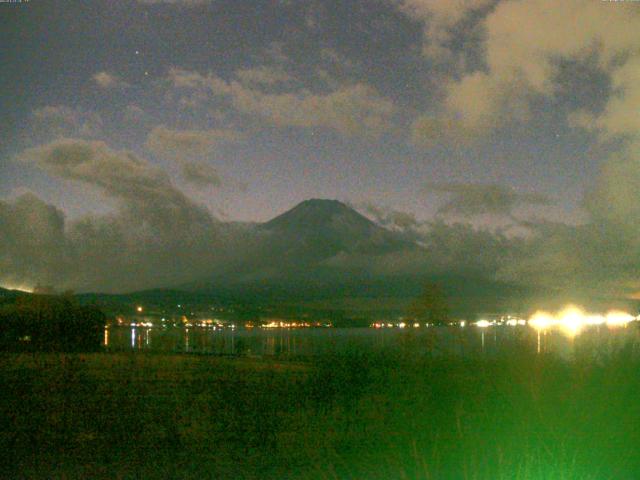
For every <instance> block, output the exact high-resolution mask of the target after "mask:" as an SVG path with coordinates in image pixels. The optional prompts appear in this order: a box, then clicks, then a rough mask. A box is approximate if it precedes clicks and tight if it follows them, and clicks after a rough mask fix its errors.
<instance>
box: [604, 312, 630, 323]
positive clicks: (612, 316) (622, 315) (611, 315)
mask: <svg viewBox="0 0 640 480" xmlns="http://www.w3.org/2000/svg"><path fill="white" fill-rule="evenodd" d="M606 318H607V326H609V327H620V326H624V325H626V324H627V323H629V322H632V321H633V320H635V319H634V317H633V316H632V315H629V314H628V313H627V312H621V311H620V310H612V311H610V312H608V313H607V317H606Z"/></svg>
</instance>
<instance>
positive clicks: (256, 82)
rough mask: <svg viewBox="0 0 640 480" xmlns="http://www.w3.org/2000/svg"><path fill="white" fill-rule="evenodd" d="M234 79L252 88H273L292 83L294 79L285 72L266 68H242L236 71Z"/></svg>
mask: <svg viewBox="0 0 640 480" xmlns="http://www.w3.org/2000/svg"><path fill="white" fill-rule="evenodd" d="M236 77H237V78H238V80H239V81H240V82H241V83H242V84H244V85H248V86H254V87H261V86H273V85H278V84H282V83H291V82H292V81H294V78H293V77H292V76H291V75H289V74H288V73H287V72H285V71H283V70H280V69H278V68H273V67H266V66H261V67H254V68H242V69H240V70H238V71H236Z"/></svg>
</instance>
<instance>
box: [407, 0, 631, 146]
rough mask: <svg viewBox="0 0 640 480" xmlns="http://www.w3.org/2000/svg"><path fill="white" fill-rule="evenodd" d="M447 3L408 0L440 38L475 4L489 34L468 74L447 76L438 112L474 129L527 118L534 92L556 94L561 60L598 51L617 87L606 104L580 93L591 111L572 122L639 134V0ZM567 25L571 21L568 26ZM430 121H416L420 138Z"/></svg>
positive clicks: (611, 133) (419, 139) (614, 133)
mask: <svg viewBox="0 0 640 480" xmlns="http://www.w3.org/2000/svg"><path fill="white" fill-rule="evenodd" d="M445 3H446V6H447V7H449V6H450V4H451V2H439V1H429V0H407V1H405V2H402V5H403V8H404V10H405V11H406V12H408V13H409V14H410V15H411V16H412V17H413V18H417V19H420V20H423V21H425V22H427V27H426V31H427V36H430V35H431V36H434V37H435V38H436V39H437V38H438V37H439V33H437V32H439V31H441V30H443V31H444V32H445V33H446V32H449V31H450V26H451V25H453V24H456V23H457V22H459V21H461V19H462V18H464V17H466V16H468V15H469V14H470V12H471V13H473V12H478V11H481V12H482V15H481V16H480V18H479V20H478V24H477V26H478V28H479V29H480V30H481V32H482V35H481V38H482V39H483V43H482V52H483V53H482V59H481V60H482V62H480V63H479V66H478V67H476V68H474V69H473V70H471V71H467V72H466V73H463V74H462V76H459V77H455V78H454V77H452V78H450V79H449V80H448V81H445V82H443V95H444V100H443V103H442V108H441V111H440V112H438V115H437V117H438V119H444V120H443V121H444V122H445V123H449V124H450V125H452V126H453V125H455V126H456V127H458V128H460V129H461V130H462V131H463V133H465V134H466V133H469V134H470V135H471V137H473V136H476V137H477V136H481V135H485V134H486V133H487V132H489V131H491V130H492V129H495V128H500V127H501V126H503V125H506V124H508V123H509V122H513V121H514V120H515V121H527V120H528V118H529V106H530V104H531V102H532V100H535V99H536V98H538V97H552V96H554V95H556V93H557V92H558V84H557V79H558V74H559V68H560V65H561V63H562V61H577V62H586V61H587V60H590V59H592V58H595V59H596V63H597V68H599V69H600V70H601V71H603V72H605V73H606V74H607V75H608V76H609V78H610V79H611V82H612V86H613V89H612V91H613V93H612V95H611V96H610V98H609V99H608V101H607V104H606V107H605V109H604V110H603V111H602V112H593V111H589V102H590V101H591V99H588V98H587V99H579V100H581V101H583V102H584V103H585V104H586V106H585V108H586V111H582V112H580V114H579V115H577V116H575V115H574V116H572V117H570V123H571V125H574V126H575V125H582V126H591V127H593V128H597V129H599V130H600V131H601V132H602V133H603V134H604V136H605V137H607V136H608V137H611V136H620V135H622V136H624V135H629V134H632V135H633V134H634V132H637V131H638V128H637V127H638V120H637V118H638V116H637V115H635V114H634V112H637V108H638V102H640V93H639V92H640V83H639V82H638V81H637V78H638V73H637V72H638V62H639V59H640V49H639V48H638V34H637V25H638V23H639V22H640V10H638V9H637V8H635V5H632V4H631V3H629V2H627V3H623V2H592V1H590V0H568V1H566V2H562V3H561V4H558V3H557V2H553V1H550V0H530V1H526V2H515V1H501V2H499V3H496V4H495V6H494V5H492V4H493V3H494V2H489V1H482V0H478V1H473V0H470V1H458V2H455V3H456V4H459V5H457V6H458V7H459V8H450V9H449V8H445V5H444V4H445ZM490 4H491V5H490ZM433 25H436V27H433ZM438 25H440V27H437V26H438ZM567 25H572V28H571V29H568V28H566V26H567ZM432 27H433V28H436V33H433V32H432V29H433V28H432ZM445 39H446V35H445ZM425 127H429V122H428V121H427V120H425V118H424V117H421V118H419V119H418V120H417V121H416V124H414V128H413V136H414V140H416V141H417V143H424V141H425V139H426V141H428V140H429V139H430V136H429V135H430V134H431V133H432V130H433V129H431V128H425ZM422 133H425V134H426V136H425V138H423V137H422V135H421V134H422ZM458 137H459V136H457V137H456V138H458ZM471 140H473V138H471Z"/></svg>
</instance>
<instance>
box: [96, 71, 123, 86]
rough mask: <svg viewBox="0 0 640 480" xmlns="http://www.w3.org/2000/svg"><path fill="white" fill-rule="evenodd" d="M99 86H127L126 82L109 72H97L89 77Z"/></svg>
mask: <svg viewBox="0 0 640 480" xmlns="http://www.w3.org/2000/svg"><path fill="white" fill-rule="evenodd" d="M91 78H92V79H93V81H94V82H95V83H96V85H98V86H99V87H100V88H103V89H105V90H107V89H113V88H121V87H126V86H128V84H127V82H125V81H124V80H122V79H121V78H120V77H118V76H117V75H114V74H112V73H109V72H98V73H96V74H94V75H93V77H91Z"/></svg>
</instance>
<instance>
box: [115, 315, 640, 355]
mask: <svg viewBox="0 0 640 480" xmlns="http://www.w3.org/2000/svg"><path fill="white" fill-rule="evenodd" d="M103 343H104V347H105V349H106V350H108V351H118V352H121V351H146V352H173V353H196V354H213V355H247V356H280V357H310V356H317V355H326V354H338V355H340V354H345V353H348V352H352V351H357V350H375V349H391V350H402V351H405V352H408V353H411V354H418V355H420V354H427V353H429V352H431V353H433V354H437V355H439V354H457V355H462V356H470V355H476V354H481V355H482V354H484V355H492V354H496V353H500V352H508V351H513V350H514V349H518V350H522V349H524V350H528V351H531V352H537V353H548V352H552V353H556V354H558V355H560V356H562V357H566V358H569V357H571V356H572V354H573V353H574V352H576V351H578V350H581V351H592V352H593V353H595V354H599V353H607V352H610V351H613V350H615V349H617V348H619V347H621V346H623V345H625V344H632V345H633V346H634V348H637V347H638V346H639V345H640V328H638V324H637V323H635V322H634V323H631V324H629V325H626V326H623V327H617V328H610V327H607V326H606V325H600V326H593V327H589V328H586V329H584V330H583V331H582V332H580V333H579V334H578V335H575V336H567V335H565V334H563V333H562V332H560V331H557V330H548V331H540V330H536V329H534V328H532V327H530V326H507V325H495V326H490V327H487V328H480V327H475V326H467V327H428V328H426V327H423V328H406V329H400V328H384V329H374V328H299V329H286V328H278V329H265V328H252V329H230V328H226V329H213V328H203V327H191V328H183V327H140V326H137V327H128V326H110V327H109V328H107V329H105V334H104V342H103Z"/></svg>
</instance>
